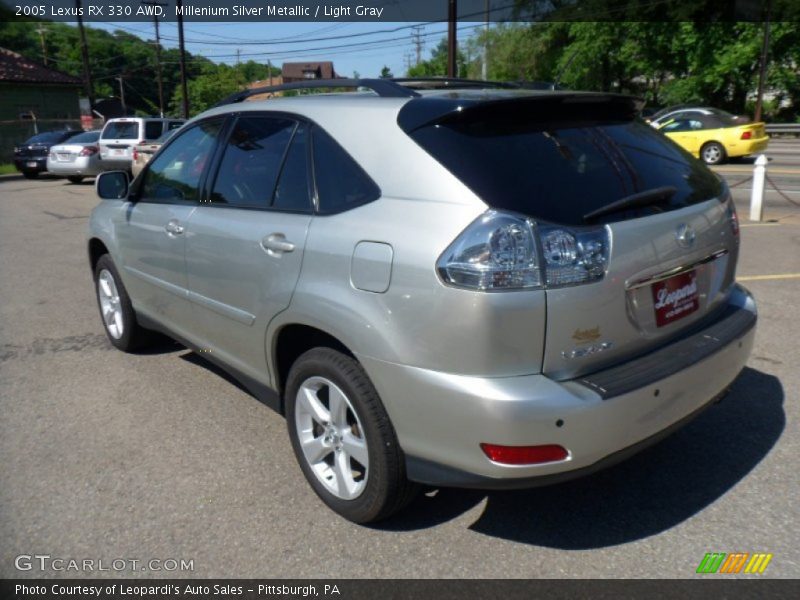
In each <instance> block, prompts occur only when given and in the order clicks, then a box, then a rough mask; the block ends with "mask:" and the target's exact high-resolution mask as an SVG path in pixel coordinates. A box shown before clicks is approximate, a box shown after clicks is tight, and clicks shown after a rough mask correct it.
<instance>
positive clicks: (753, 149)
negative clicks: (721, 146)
mask: <svg viewBox="0 0 800 600" xmlns="http://www.w3.org/2000/svg"><path fill="white" fill-rule="evenodd" d="M768 145H769V136H764V137H762V138H756V139H753V140H743V141H738V142H736V143H735V144H732V145H731V147H730V148H727V152H728V156H747V155H748V154H756V153H757V152H763V151H764V150H766V149H767V146H768Z"/></svg>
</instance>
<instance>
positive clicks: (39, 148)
mask: <svg viewBox="0 0 800 600" xmlns="http://www.w3.org/2000/svg"><path fill="white" fill-rule="evenodd" d="M79 133H81V132H80V131H72V130H63V129H62V130H59V131H45V132H43V133H37V134H36V135H34V136H33V137H30V138H28V139H27V140H25V141H24V142H23V143H22V144H19V145H17V146H14V166H15V167H16V168H17V171H19V172H21V173H22V174H23V175H24V176H25V177H27V178H28V179H33V178H34V177H38V176H39V173H42V172H43V171H46V170H47V155H48V154H49V153H50V148H51V146H53V145H55V144H60V143H61V142H63V141H65V140H68V139H69V138H71V137H73V136H76V135H78V134H79Z"/></svg>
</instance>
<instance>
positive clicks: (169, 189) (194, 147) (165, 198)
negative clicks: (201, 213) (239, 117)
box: [140, 119, 222, 202]
mask: <svg viewBox="0 0 800 600" xmlns="http://www.w3.org/2000/svg"><path fill="white" fill-rule="evenodd" d="M221 127H222V119H214V120H209V121H204V122H202V123H199V124H197V125H195V126H194V127H192V128H190V129H188V130H186V131H185V132H182V133H180V134H178V136H177V137H176V138H175V140H174V141H173V142H172V143H170V144H169V145H168V146H167V147H166V148H165V149H164V151H163V152H162V153H161V154H159V155H158V156H157V157H156V158H155V159H153V161H152V162H151V163H150V164H149V165H148V168H147V171H146V172H145V175H144V180H143V181H142V187H141V194H140V197H141V198H142V199H144V200H154V201H161V202H195V201H197V199H198V197H199V186H200V180H201V178H202V175H203V172H204V170H205V168H206V167H207V166H208V164H209V162H210V161H211V156H212V153H213V151H214V145H215V143H216V140H217V136H218V135H219V130H220V128H221Z"/></svg>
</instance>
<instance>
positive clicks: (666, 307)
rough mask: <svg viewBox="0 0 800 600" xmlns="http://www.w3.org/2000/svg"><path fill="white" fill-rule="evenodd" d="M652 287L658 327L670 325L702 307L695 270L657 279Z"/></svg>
mask: <svg viewBox="0 0 800 600" xmlns="http://www.w3.org/2000/svg"><path fill="white" fill-rule="evenodd" d="M651 288H652V290H653V307H654V308H655V311H656V325H657V326H658V327H663V326H664V325H669V324H670V323H672V322H674V321H677V320H678V319H682V318H683V317H685V316H686V315H690V314H692V313H693V312H694V311H696V310H697V309H698V308H700V301H699V295H698V293H697V273H696V272H695V271H689V272H688V273H681V274H680V275H675V276H674V277H670V278H669V279H665V280H663V281H657V282H656V283H654V284H652V286H651Z"/></svg>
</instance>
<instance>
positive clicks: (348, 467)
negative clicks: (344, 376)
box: [295, 377, 369, 500]
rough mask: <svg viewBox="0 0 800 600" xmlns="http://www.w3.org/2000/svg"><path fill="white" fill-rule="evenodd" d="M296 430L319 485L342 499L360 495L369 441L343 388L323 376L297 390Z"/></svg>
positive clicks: (305, 382)
mask: <svg viewBox="0 0 800 600" xmlns="http://www.w3.org/2000/svg"><path fill="white" fill-rule="evenodd" d="M295 427H296V431H297V438H298V440H299V441H300V447H301V448H302V451H303V456H304V458H305V460H306V462H307V463H308V465H309V466H310V467H311V470H312V471H313V473H314V475H315V476H316V478H317V479H318V480H319V482H320V483H322V484H323V485H324V486H325V488H326V489H327V490H328V491H329V492H330V493H331V494H333V495H334V496H336V497H337V498H340V499H342V500H353V499H355V498H357V497H358V496H360V495H361V493H362V492H363V491H364V488H365V487H366V484H367V477H368V476H369V453H368V451H367V440H366V437H365V436H364V428H363V427H362V425H361V422H360V420H359V418H358V415H357V414H356V411H355V410H354V409H353V405H352V404H351V403H350V400H349V399H348V398H347V395H346V394H345V393H344V392H343V391H342V390H341V388H339V387H338V386H337V385H336V384H335V383H333V382H332V381H330V380H329V379H326V378H324V377H310V378H308V379H306V380H305V381H304V382H303V383H302V385H301V386H300V388H299V389H298V390H297V397H296V409H295Z"/></svg>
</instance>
